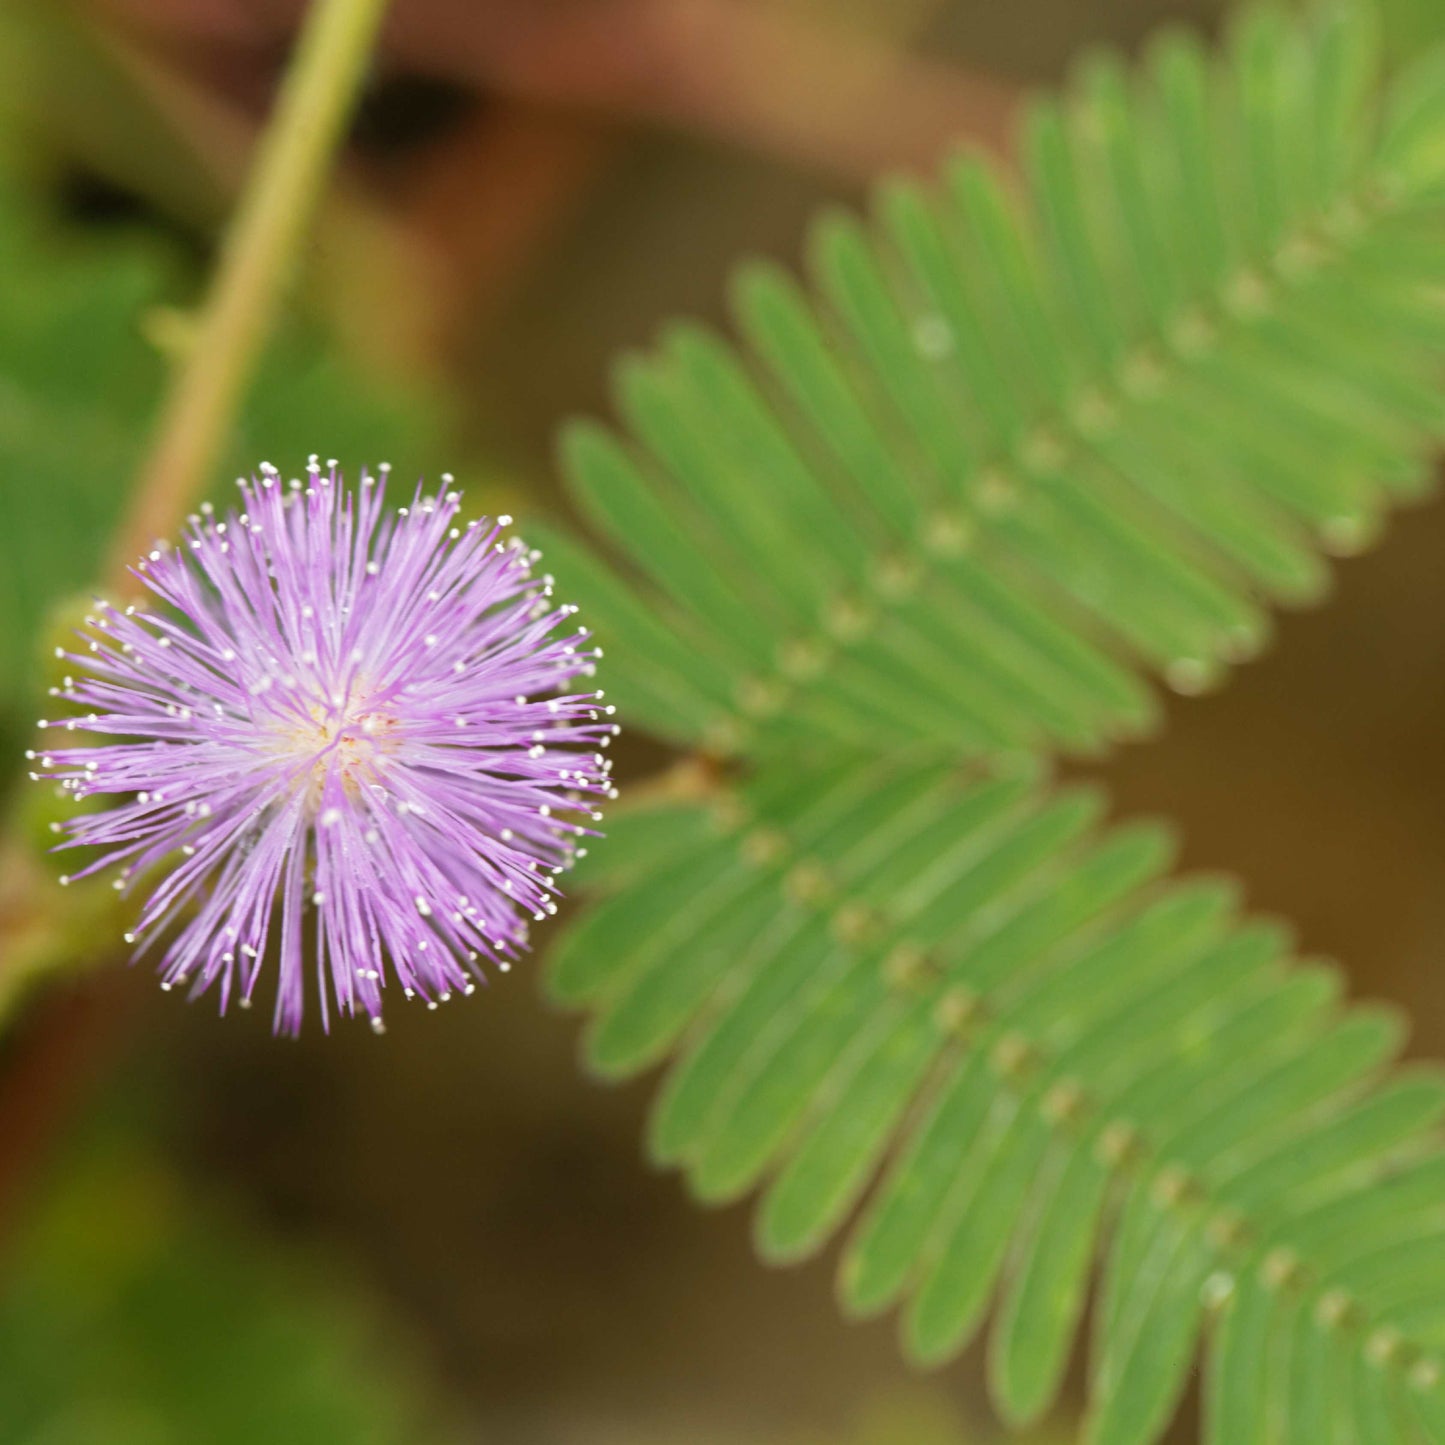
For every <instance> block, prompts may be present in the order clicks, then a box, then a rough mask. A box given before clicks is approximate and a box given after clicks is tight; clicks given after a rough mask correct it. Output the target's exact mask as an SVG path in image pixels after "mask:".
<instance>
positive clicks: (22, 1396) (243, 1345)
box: [0, 1149, 445, 1445]
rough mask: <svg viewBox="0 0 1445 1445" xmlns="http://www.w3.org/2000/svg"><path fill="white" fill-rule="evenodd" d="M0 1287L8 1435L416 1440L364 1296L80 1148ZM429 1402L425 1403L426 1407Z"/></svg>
mask: <svg viewBox="0 0 1445 1445" xmlns="http://www.w3.org/2000/svg"><path fill="white" fill-rule="evenodd" d="M15 1260H16V1262H17V1267H16V1268H15V1270H14V1272H13V1273H12V1274H11V1276H10V1283H9V1287H8V1289H7V1291H6V1292H5V1294H4V1295H3V1297H0V1439H3V1440H5V1441H6V1442H7V1445H30V1442H34V1445H40V1442H42V1441H43V1442H45V1445H57V1442H66V1445H69V1442H74V1445H130V1442H135V1445H198V1442H202V1441H204V1442H206V1445H232V1442H234V1445H256V1442H259V1441H262V1440H264V1441H266V1442H267V1445H328V1442H333V1441H334V1442H336V1445H392V1442H395V1445H402V1442H405V1445H420V1442H426V1441H434V1440H440V1439H442V1438H445V1437H444V1436H443V1435H442V1434H441V1432H440V1430H439V1427H438V1426H437V1425H436V1424H435V1423H434V1421H433V1422H429V1421H428V1419H427V1416H428V1411H427V1409H426V1408H425V1405H424V1395H423V1392H422V1390H421V1388H420V1382H419V1381H418V1379H417V1378H416V1377H415V1371H414V1369H413V1368H412V1366H411V1362H410V1361H409V1360H408V1358H407V1354H408V1352H407V1350H406V1349H404V1348H403V1349H400V1350H398V1349H397V1345H398V1341H397V1340H396V1339H395V1338H394V1336H393V1335H392V1333H391V1332H389V1331H387V1330H386V1329H385V1327H384V1325H383V1324H382V1322H381V1321H380V1320H379V1319H378V1318H376V1315H375V1312H374V1310H373V1309H372V1307H371V1306H370V1305H369V1303H368V1301H366V1300H365V1299H363V1298H360V1297H359V1292H358V1291H357V1290H356V1289H355V1288H354V1287H353V1286H352V1285H351V1284H350V1283H349V1282H348V1283H347V1284H346V1285H345V1286H344V1287H343V1286H342V1285H341V1283H340V1282H339V1281H338V1280H337V1279H336V1278H335V1277H333V1276H331V1275H329V1274H328V1273H327V1272H325V1271H322V1270H319V1269H317V1268H316V1267H315V1265H314V1264H312V1263H303V1262H301V1261H299V1260H297V1259H292V1258H287V1257H284V1256H279V1255H275V1254H272V1253H269V1252H267V1251H266V1250H263V1249H261V1248H260V1247H259V1246H258V1244H257V1243H256V1242H255V1241H254V1240H252V1239H249V1238H247V1237H246V1236H245V1235H244V1234H243V1233H241V1232H239V1231H238V1230H237V1229H235V1228H234V1227H233V1226H231V1225H230V1224H229V1223H227V1222H226V1221H224V1220H222V1219H218V1218H216V1217H214V1216H212V1215H211V1214H209V1213H208V1212H206V1211H204V1210H202V1209H199V1208H197V1207H196V1205H195V1204H194V1202H193V1201H191V1200H189V1199H187V1198H185V1197H184V1196H183V1195H182V1194H181V1193H180V1192H179V1186H178V1184H177V1181H176V1180H175V1179H174V1178H172V1177H171V1176H170V1175H169V1174H167V1173H166V1172H165V1171H164V1170H163V1169H161V1168H160V1167H159V1166H158V1165H157V1164H156V1163H155V1162H154V1161H153V1160H149V1159H147V1158H145V1157H143V1156H140V1155H138V1154H136V1153H135V1152H134V1151H132V1150H129V1149H119V1150H117V1149H112V1150H109V1151H107V1152H93V1153H91V1154H90V1155H89V1156H88V1157H86V1158H85V1159H84V1160H82V1161H81V1162H80V1163H79V1164H78V1165H77V1166H73V1167H71V1168H70V1169H69V1170H68V1171H67V1172H66V1174H65V1176H64V1177H63V1178H62V1180H61V1181H60V1182H59V1184H58V1186H57V1187H56V1188H55V1189H54V1190H53V1191H52V1193H51V1195H50V1197H49V1198H48V1199H46V1200H45V1202H44V1203H43V1205H42V1206H41V1207H40V1209H39V1211H38V1213H37V1216H36V1217H35V1218H34V1220H33V1221H32V1222H31V1224H30V1226H29V1228H28V1229H27V1230H26V1232H25V1234H24V1236H23V1238H22V1239H21V1240H20V1241H19V1247H18V1249H17V1250H16V1253H15ZM433 1413H434V1412H433Z"/></svg>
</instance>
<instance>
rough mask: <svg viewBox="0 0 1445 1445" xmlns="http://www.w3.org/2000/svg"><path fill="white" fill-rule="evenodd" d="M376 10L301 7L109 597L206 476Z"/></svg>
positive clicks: (365, 51) (143, 476)
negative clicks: (291, 50)
mask: <svg viewBox="0 0 1445 1445" xmlns="http://www.w3.org/2000/svg"><path fill="white" fill-rule="evenodd" d="M385 10H386V0H315V3H314V4H313V5H312V7H311V11H310V13H309V15H308V16H307V19H306V24H305V27H304V29H303V31H302V34H301V37H300V39H299V40H298V42H297V47H296V53H295V56H294V58H293V60H292V62H291V65H290V68H289V69H288V71H287V73H286V78H285V81H284V83H283V86H282V90H281V95H280V98H279V100H278V102H277V107H276V114H275V117H274V119H273V120H272V121H271V123H270V125H269V126H268V127H267V128H266V131H265V133H264V134H263V136H262V137H261V140H260V143H259V149H258V154H257V156H256V160H255V163H254V165H253V166H252V169H251V173H250V176H249V178H248V179H247V182H246V186H245V189H244V190H243V192H242V194H241V198H240V201H239V203H238V204H237V207H236V213H235V217H234V219H233V220H232V222H231V225H230V227H229V229H228V230H227V233H226V237H225V240H224V242H223V243H222V247H221V254H220V259H219V261H218V263H217V267H216V273H215V276H214V279H213V280H212V283H211V289H210V293H209V295H208V297H207V299H206V302H205V305H204V307H203V308H202V311H201V313H200V316H199V318H198V320H197V325H196V328H195V332H194V335H193V337H192V338H191V340H190V349H189V351H188V353H187V355H186V358H185V360H184V361H183V362H182V363H181V365H180V367H179V369H178V371H177V374H176V376H175V378H174V381H173V383H172V386H171V389H170V393H169V395H168V396H167V398H166V400H165V403H164V405H163V407H162V410H161V415H160V419H159V422H158V423H157V427H156V433H155V438H154V441H153V442H152V445H151V449H150V452H149V454H148V455H147V457H146V460H145V461H144V463H143V464H142V466H141V469H140V473H139V476H138V478H137V481H136V489H135V494H134V497H133V499H132V501H131V505H130V509H129V512H128V514H127V516H126V517H125V519H124V521H123V522H122V525H121V527H120V530H119V532H118V534H117V536H116V539H115V545H114V549H113V551H112V553H111V558H110V565H109V567H108V568H107V574H108V575H107V579H106V580H107V582H108V584H109V585H110V586H111V587H112V588H114V589H116V590H121V591H123V590H127V589H128V588H129V586H130V585H131V583H130V578H129V574H128V572H127V569H128V568H129V567H130V566H132V565H133V564H134V562H135V560H136V558H138V557H139V556H141V555H142V554H143V553H144V552H146V551H148V550H149V549H150V548H151V547H152V546H153V545H154V544H155V540H156V538H158V537H165V536H168V535H170V534H171V533H172V532H174V531H175V529H176V527H177V525H178V523H179V522H180V520H181V518H182V517H183V516H184V515H185V513H186V511H187V510H188V509H189V508H190V506H191V505H192V504H193V502H194V500H195V499H196V497H197V496H199V495H200V494H201V493H202V492H203V490H204V488H205V487H206V485H207V484H208V483H209V482H210V481H211V479H212V472H213V470H214V468H215V466H216V463H217V461H218V459H219V457H220V455H221V451H222V447H223V444H224V441H225V435H226V431H227V428H228V427H229V426H230V423H231V419H232V417H233V416H234V414H235V411H236V408H237V406H238V405H239V403H240V400H241V397H242V394H243V392H244V390H245V388H246V386H247V385H248V383H249V382H250V380H251V376H252V373H253V372H254V370H255V367H256V365H257V362H258V361H259V359H260V353H261V349H262V347H263V346H264V345H265V342H266V339H267V337H268V335H269V333H270V331H271V329H272V326H273V324H274V322H275V319H276V315H277V312H278V311H279V309H280V306H281V302H282V299H283V297H284V295H285V291H286V287H287V284H288V283H289V281H290V280H291V277H292V273H293V271H294V269H295V265H296V261H297V256H298V252H299V250H300V247H301V244H302V241H303V239H304V237H305V235H306V230H307V225H308V223H309V221H310V219H311V216H312V214H313V212H314V210H315V207H316V203H317V201H318V199H319V192H320V190H321V187H322V184H323V182H324V179H325V176H326V172H327V169H328V168H329V166H330V163H331V159H332V156H333V154H334V152H335V150H336V148H337V145H338V144H339V142H340V139H341V136H342V132H343V130H344V127H345V125H346V121H347V119H348V117H349V115H350V112H351V107H352V103H353V101H354V98H355V96H356V93H357V91H358V89H359V88H360V85H361V80H362V77H363V75H364V73H365V70H366V65H367V61H368V59H369V57H370V54H371V50H372V46H373V43H374V41H375V39H376V33H377V30H378V28H379V26H380V24H381V20H382V17H383V15H384V13H385Z"/></svg>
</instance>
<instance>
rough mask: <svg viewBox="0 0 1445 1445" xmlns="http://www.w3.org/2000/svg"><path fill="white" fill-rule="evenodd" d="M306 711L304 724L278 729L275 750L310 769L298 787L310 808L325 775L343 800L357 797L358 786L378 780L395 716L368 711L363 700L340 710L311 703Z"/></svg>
mask: <svg viewBox="0 0 1445 1445" xmlns="http://www.w3.org/2000/svg"><path fill="white" fill-rule="evenodd" d="M309 711H310V715H311V721H310V722H296V721H294V720H292V722H291V723H290V724H289V725H288V726H287V727H286V728H285V729H284V731H283V732H282V734H281V747H282V749H283V750H284V751H285V752H286V753H287V754H289V755H290V756H291V757H292V758H294V759H296V760H298V761H299V760H302V759H308V758H309V759H310V767H309V768H308V769H306V770H305V771H304V772H303V773H302V774H301V775H300V779H299V783H298V786H300V787H303V788H304V789H305V791H306V795H307V801H308V803H309V804H310V806H311V807H312V808H313V809H314V808H317V807H319V806H320V803H321V797H322V793H323V791H324V789H325V786H326V780H327V778H328V777H331V776H335V777H336V778H337V779H338V780H339V781H340V783H341V786H342V788H343V789H344V790H345V792H346V795H347V797H348V798H355V797H357V796H359V794H360V793H361V790H362V788H363V786H365V785H368V784H374V783H376V782H378V781H379V780H380V772H379V767H378V765H379V764H380V762H381V760H382V758H383V757H385V756H386V755H387V754H390V753H394V752H396V750H397V747H398V745H399V739H398V737H397V735H396V732H397V720H396V718H395V717H394V716H393V715H392V714H391V713H389V712H384V711H382V710H380V709H378V708H374V707H371V706H370V705H369V703H368V702H367V701H366V699H365V698H360V699H357V700H355V701H353V702H351V703H350V704H349V705H348V706H346V707H345V708H337V707H331V708H328V707H326V706H324V705H323V704H321V703H314V704H312V706H311V708H310V709H309Z"/></svg>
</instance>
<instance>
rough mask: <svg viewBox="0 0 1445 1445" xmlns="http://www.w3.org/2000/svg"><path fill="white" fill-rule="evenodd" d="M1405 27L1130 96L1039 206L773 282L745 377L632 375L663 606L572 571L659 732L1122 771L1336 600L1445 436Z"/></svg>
mask: <svg viewBox="0 0 1445 1445" xmlns="http://www.w3.org/2000/svg"><path fill="white" fill-rule="evenodd" d="M1369 15H1370V12H1369V11H1368V9H1366V8H1364V7H1359V8H1356V7H1346V8H1342V9H1339V10H1336V11H1332V12H1331V13H1330V14H1329V15H1328V16H1327V17H1325V18H1322V19H1320V20H1319V21H1317V22H1316V23H1314V24H1312V25H1310V26H1308V27H1307V28H1306V27H1301V26H1300V25H1298V24H1297V23H1296V22H1295V21H1293V20H1290V19H1287V18H1286V17H1285V16H1284V15H1283V14H1282V13H1278V12H1276V11H1274V10H1270V9H1265V10H1256V11H1251V12H1249V13H1248V14H1246V15H1245V16H1244V17H1243V18H1242V19H1241V21H1240V22H1239V23H1238V24H1237V25H1236V27H1235V28H1234V32H1233V34H1232V37H1231V40H1230V43H1229V46H1228V49H1227V53H1226V54H1225V55H1224V56H1222V57H1221V58H1220V59H1218V60H1215V59H1213V58H1212V57H1210V56H1209V55H1208V54H1207V53H1206V52H1205V51H1204V50H1203V49H1202V48H1201V47H1200V45H1199V44H1198V43H1197V42H1196V41H1194V40H1193V39H1192V38H1190V37H1188V36H1185V35H1181V34H1169V35H1166V36H1165V37H1164V38H1163V39H1161V40H1160V41H1159V42H1158V43H1157V44H1156V45H1154V46H1153V47H1152V49H1151V50H1150V52H1149V54H1148V57H1147V59H1146V61H1145V63H1144V65H1143V66H1142V67H1141V69H1140V71H1139V72H1138V73H1137V74H1131V73H1130V72H1128V71H1126V70H1125V69H1124V68H1123V67H1122V66H1121V65H1119V64H1118V63H1117V62H1116V61H1114V60H1112V59H1102V60H1096V61H1094V62H1092V63H1090V64H1088V65H1086V66H1085V67H1083V68H1082V70H1081V73H1080V75H1079V77H1078V80H1077V82H1076V84H1075V85H1074V87H1073V88H1072V89H1071V91H1070V92H1069V94H1068V95H1067V96H1066V97H1065V98H1064V99H1062V100H1059V101H1053V100H1042V101H1039V102H1037V103H1035V104H1034V105H1033V106H1032V107H1031V109H1030V111H1029V113H1028V116H1027V118H1026V120H1025V121H1024V123H1023V126H1022V130H1021V135H1020V158H1021V162H1022V165H1023V169H1024V172H1025V175H1024V178H1023V181H1022V183H1021V184H1018V185H1015V184H1013V183H1012V182H1007V181H1005V180H1003V179H1002V178H1001V177H1000V176H999V175H998V174H997V173H995V172H994V171H993V170H992V169H991V168H990V167H989V166H987V165H985V164H984V163H982V162H980V161H977V160H974V159H971V158H964V159H960V160H957V161H955V162H953V163H951V164H950V165H949V166H947V167H946V168H945V171H944V174H943V176H942V177H941V180H940V182H939V183H938V184H937V185H935V186H933V187H927V186H923V185H920V184H917V183H914V182H912V181H906V182H905V181H894V182H889V183H886V184H884V185H883V186H881V187H880V188H879V191H878V194H877V199H876V203H875V206H874V208H873V215H872V218H871V220H870V221H869V222H868V223H867V224H864V223H861V222H859V221H857V220H855V219H853V218H852V217H849V216H845V215H836V214H833V215H828V216H826V217H825V218H824V219H823V220H822V221H821V222H820V223H819V224H818V225H817V226H816V227H815V229H814V231H813V235H812V240H811V244H810V247H809V266H808V273H809V285H808V287H807V288H806V289H804V288H803V287H801V286H799V285H798V284H797V283H796V282H794V281H793V280H792V279H791V278H790V277H789V276H787V275H786V274H785V273H784V272H782V271H781V270H779V269H778V268H776V267H774V266H770V265H755V266H751V267H749V268H746V269H745V270H744V271H743V272H742V274H741V275H740V276H739V277H738V280H737V285H736V287H735V289H734V307H733V310H734V316H735V319H736V324H737V328H738V331H739V333H740V336H741V341H740V343H739V344H732V343H729V342H728V341H725V340H723V339H721V338H719V337H717V336H715V335H713V334H712V333H711V332H709V331H708V330H707V329H705V328H703V327H701V326H696V325H678V326H673V327H671V328H669V329H667V330H666V331H665V333H664V335H663V337H662V339H661V341H660V343H659V344H658V345H657V346H656V347H655V348H654V349H653V350H651V351H650V352H648V353H647V354H645V355H640V356H634V357H632V358H629V359H628V360H627V361H626V362H625V363H624V364H623V365H622V366H621V367H620V368H619V369H618V372H617V401H618V408H619V411H620V414H621V417H622V420H623V422H624V424H625V431H623V432H620V433H618V432H613V431H612V430H610V429H609V428H606V427H604V426H601V425H599V424H596V423H593V422H579V423H577V424H575V425H574V426H573V427H572V428H570V429H569V430H568V431H567V433H566V434H565V436H564V441H563V447H562V454H563V463H564V469H565V471H566V473H567V476H568V479H569V483H570V485H571V489H572V493H573V496H574V497H575V499H576V501H577V503H578V505H579V507H580V509H581V511H582V513H583V514H584V516H585V518H586V520H587V521H588V523H589V524H590V525H591V526H592V527H593V528H595V529H596V531H597V532H598V533H599V534H601V535H602V536H603V537H605V539H606V541H607V542H608V544H609V546H610V547H612V548H614V549H615V550H616V555H617V557H618V558H619V560H621V561H622V562H624V563H625V564H626V566H627V567H628V568H629V569H630V570H632V571H633V572H634V574H635V575H634V580H633V581H631V582H630V583H628V584H623V583H621V582H619V581H617V580H615V577H614V574H613V573H612V571H611V569H610V568H609V567H608V566H607V565H606V564H603V563H599V562H595V561H593V562H586V563H584V562H581V561H580V560H579V559H578V558H577V557H576V549H575V548H572V547H568V548H567V549H566V552H565V555H564V556H563V557H562V558H561V559H560V560H559V562H558V570H559V572H560V573H561V574H562V575H563V576H564V577H565V579H566V581H567V584H568V586H569V589H570V590H571V592H572V593H573V594H575V596H576V600H577V601H578V602H580V603H581V604H582V605H583V606H584V607H585V608H586V610H587V612H588V615H589V617H590V618H591V620H592V623H593V624H594V626H595V628H596V630H597V633H598V636H599V638H600V640H601V641H602V642H603V644H604V645H605V647H606V650H607V654H608V659H609V686H610V687H611V689H612V690H613V692H614V693H615V695H616V700H617V701H618V702H619V704H620V705H621V707H622V710H623V712H624V714H625V715H626V716H628V717H629V718H630V719H631V721H632V722H633V723H634V724H636V725H640V726H642V727H645V728H647V729H650V730H652V731H654V732H656V733H658V734H660V735H662V736H665V737H667V738H670V739H673V740H675V741H677V742H680V743H684V744H690V745H699V744H701V745H703V746H705V747H706V748H708V749H709V750H711V751H714V752H719V753H723V754H730V755H745V756H759V755H762V754H764V753H766V752H768V751H770V750H771V749H772V748H774V747H777V746H780V745H782V746H787V745H796V744H798V743H799V742H800V741H802V740H803V739H806V738H817V737H828V738H832V739H834V740H837V741H852V742H855V743H859V744H864V743H866V744H870V745H902V744H906V743H917V742H927V743H933V744H936V745H942V746H946V747H948V748H949V749H951V750H952V751H954V752H955V753H956V754H963V755H976V756H984V755H988V754H990V753H992V752H996V751H998V750H1000V749H1030V750H1047V751H1056V750H1065V751H1069V752H1074V753H1091V752H1097V751H1099V750H1101V749H1103V748H1105V747H1107V746H1108V745H1109V744H1110V743H1112V742H1114V741H1116V740H1118V739H1121V738H1126V737H1129V736H1134V735H1137V734H1139V733H1140V732H1142V731H1143V730H1145V729H1147V728H1148V727H1149V726H1150V725H1151V724H1152V722H1153V720H1154V718H1155V716H1156V714H1157V699H1156V697H1155V695H1154V693H1153V691H1152V689H1151V688H1150V686H1149V682H1148V679H1149V678H1151V677H1154V678H1162V679H1163V680H1165V681H1166V682H1167V683H1168V684H1169V685H1170V686H1172V687H1175V688H1178V689H1180V690H1183V691H1197V690H1198V689H1200V688H1203V687H1206V686H1208V685H1210V684H1212V683H1213V682H1215V681H1216V680H1217V679H1218V678H1219V677H1220V676H1221V674H1222V673H1223V672H1224V670H1225V669H1226V668H1227V667H1228V666H1229V665H1230V664H1231V663H1233V662H1237V661H1239V660H1242V659H1244V658H1247V657H1250V656H1253V655H1254V654H1256V653H1257V652H1258V651H1259V649H1260V648H1261V647H1262V646H1263V645H1264V643H1265V642H1266V641H1267V638H1268V632H1269V609H1270V608H1271V607H1272V606H1273V605H1298V604H1300V603H1303V602H1307V601H1310V600H1312V599H1314V598H1316V597H1318V596H1319V594H1320V592H1321V590H1322V589H1323V587H1324V586H1325V584H1326V581H1327V572H1326V566H1325V563H1324V561H1323V557H1322V554H1324V553H1329V552H1342V551H1346V552H1347V551H1352V550H1355V549H1357V548H1359V547H1361V546H1362V545H1364V544H1365V543H1367V542H1368V541H1369V540H1370V539H1371V538H1373V537H1374V536H1375V535H1376V534H1377V532H1378V531H1379V529H1380V527H1381V525H1382V523H1383V520H1384V518H1385V516H1386V514H1387V512H1388V511H1389V509H1390V508H1391V507H1392V506H1395V505H1398V504H1399V503H1401V502H1405V501H1410V500H1414V499H1416V498H1418V497H1419V496H1421V495H1422V493H1423V492H1424V491H1425V490H1426V489H1427V487H1428V484H1429V479H1430V468H1429V465H1428V459H1429V457H1430V456H1431V454H1432V452H1433V449H1434V448H1435V446H1436V445H1437V444H1438V441H1439V439H1440V436H1441V433H1442V424H1445V400H1442V397H1445V392H1442V391H1441V390H1440V388H1439V386H1438V382H1439V380H1440V378H1441V375H1442V366H1445V309H1442V304H1441V296H1442V294H1445V292H1442V290H1441V287H1440V281H1441V277H1442V263H1441V259H1440V257H1441V254H1442V252H1441V249H1440V244H1439V243H1440V238H1441V236H1442V221H1445V187H1442V182H1445V60H1442V59H1441V58H1440V57H1435V58H1433V59H1430V60H1427V61H1422V62H1420V63H1419V64H1418V65H1417V66H1416V67H1415V68H1414V69H1413V70H1412V71H1411V72H1410V73H1409V74H1407V75H1406V76H1404V77H1403V78H1402V79H1401V80H1400V81H1399V82H1398V83H1397V84H1395V85H1394V86H1393V87H1391V88H1390V89H1389V90H1388V91H1387V92H1386V93H1385V94H1384V95H1383V96H1382V95H1381V94H1380V92H1379V87H1378V84H1377V82H1376V78H1375V75H1374V70H1373V65H1374V60H1373V57H1374V55H1375V51H1376V48H1377V46H1376V42H1375V39H1374V36H1373V32H1372V27H1371V22H1370V18H1369ZM564 545H565V544H564ZM564 562H565V564H566V565H563V563H564ZM574 562H575V563H576V565H575V566H574V565H572V564H573V563H574Z"/></svg>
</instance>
